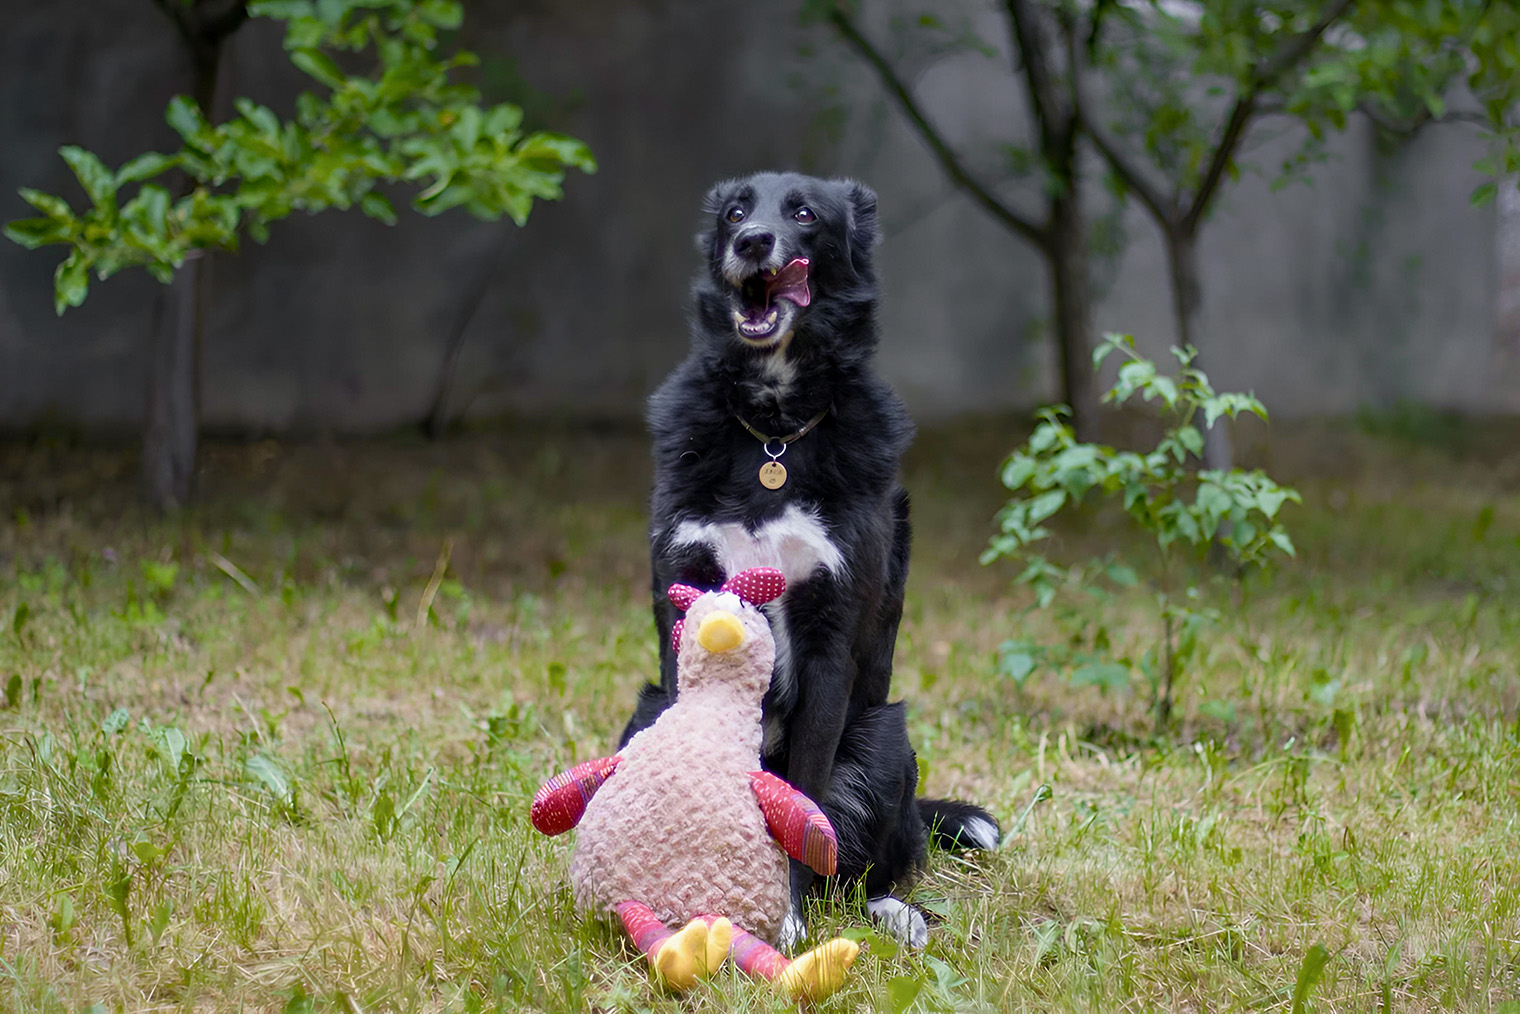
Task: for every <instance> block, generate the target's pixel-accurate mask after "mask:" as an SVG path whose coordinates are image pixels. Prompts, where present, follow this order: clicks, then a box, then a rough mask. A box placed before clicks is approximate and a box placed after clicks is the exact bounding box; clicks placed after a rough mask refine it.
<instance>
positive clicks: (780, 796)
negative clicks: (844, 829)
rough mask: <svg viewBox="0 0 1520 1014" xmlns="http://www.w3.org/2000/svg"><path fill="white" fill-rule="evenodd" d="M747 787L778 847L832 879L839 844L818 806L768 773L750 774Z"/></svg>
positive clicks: (831, 826) (830, 825) (754, 772)
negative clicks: (753, 793) (752, 791)
mask: <svg viewBox="0 0 1520 1014" xmlns="http://www.w3.org/2000/svg"><path fill="white" fill-rule="evenodd" d="M749 784H750V787H751V788H753V789H754V790H755V798H756V799H757V800H759V801H760V812H761V813H763V814H765V823H766V825H767V826H769V827H770V830H771V837H772V838H775V839H776V842H777V844H779V845H780V846H781V847H782V849H784V850H785V851H786V854H787V855H789V856H791V857H792V858H793V859H796V860H798V861H800V862H804V863H807V864H808V865H809V866H811V867H812V868H813V869H815V870H817V871H818V872H819V873H821V874H823V875H824V876H826V877H832V876H833V875H834V871H835V868H836V867H837V864H838V861H839V840H838V839H837V838H836V837H835V836H834V827H833V825H832V824H830V823H829V818H828V817H825V816H824V815H823V811H822V810H820V809H818V804H817V803H814V802H813V801H812V800H811V799H809V798H808V797H807V796H805V795H803V794H802V793H801V792H800V791H798V790H797V789H794V788H792V787H791V786H790V785H789V784H787V782H786V781H785V780H784V779H781V778H777V777H776V776H775V775H773V774H771V773H770V772H769V771H751V772H750V773H749Z"/></svg>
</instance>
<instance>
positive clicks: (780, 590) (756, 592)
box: [720, 567, 786, 606]
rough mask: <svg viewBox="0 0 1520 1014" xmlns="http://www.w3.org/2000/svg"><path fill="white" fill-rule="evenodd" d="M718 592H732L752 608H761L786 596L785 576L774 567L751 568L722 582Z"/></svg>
mask: <svg viewBox="0 0 1520 1014" xmlns="http://www.w3.org/2000/svg"><path fill="white" fill-rule="evenodd" d="M720 590H721V591H726V592H733V593H734V594H735V595H738V596H739V597H740V598H741V599H743V600H744V601H746V602H748V603H749V604H750V605H752V606H763V605H765V604H766V603H767V602H770V601H773V600H774V599H779V598H780V597H781V596H783V595H785V594H786V576H785V575H784V574H782V573H781V571H779V570H777V569H776V568H775V567H751V568H750V569H749V570H741V571H739V573H737V574H735V575H734V576H733V577H731V578H729V579H728V580H727V581H724V582H723V587H722V588H721V589H720Z"/></svg>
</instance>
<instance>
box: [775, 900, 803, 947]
mask: <svg viewBox="0 0 1520 1014" xmlns="http://www.w3.org/2000/svg"><path fill="white" fill-rule="evenodd" d="M806 939H807V923H805V922H803V921H802V915H801V913H799V912H798V911H797V910H796V909H790V910H788V911H787V913H786V918H785V919H783V920H781V939H780V944H781V949H782V950H783V951H786V952H787V953H789V954H790V953H791V952H793V951H795V950H796V949H797V945H798V944H800V943H802V941H804V940H806Z"/></svg>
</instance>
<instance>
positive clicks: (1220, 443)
mask: <svg viewBox="0 0 1520 1014" xmlns="http://www.w3.org/2000/svg"><path fill="white" fill-rule="evenodd" d="M1163 236H1164V238H1165V242H1166V255H1167V266H1168V268H1169V269H1170V275H1171V278H1170V281H1171V286H1172V312H1173V313H1174V314H1175V315H1176V317H1177V343H1178V344H1179V345H1181V346H1182V347H1184V348H1188V347H1191V348H1193V349H1194V350H1195V351H1196V350H1197V348H1198V332H1199V330H1200V326H1199V324H1200V321H1199V318H1200V316H1201V314H1202V311H1203V288H1202V286H1200V285H1199V283H1198V245H1197V237H1196V236H1193V235H1189V234H1187V233H1185V232H1183V231H1181V230H1177V229H1168V230H1163ZM1201 358H1202V357H1201V356H1200V357H1199V358H1198V359H1194V360H1193V365H1194V366H1195V367H1197V368H1198V369H1200V370H1201V369H1203V364H1202V362H1201ZM1205 372H1207V371H1205ZM1227 425H1228V423H1227V421H1226V420H1225V419H1223V418H1221V419H1218V420H1216V421H1215V423H1214V425H1213V426H1210V427H1209V428H1208V429H1206V430H1204V431H1203V467H1204V468H1215V469H1219V470H1220V471H1224V472H1228V471H1229V470H1230V469H1231V468H1232V467H1234V457H1235V454H1234V448H1233V447H1232V446H1231V443H1230V431H1229V430H1228V429H1227V428H1226V427H1227Z"/></svg>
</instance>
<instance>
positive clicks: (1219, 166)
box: [1182, 0, 1354, 235]
mask: <svg viewBox="0 0 1520 1014" xmlns="http://www.w3.org/2000/svg"><path fill="white" fill-rule="evenodd" d="M1353 2H1354V0H1330V2H1329V4H1327V5H1326V7H1325V9H1324V11H1323V13H1321V14H1320V16H1319V20H1318V21H1316V22H1315V23H1314V24H1313V25H1311V26H1310V27H1309V28H1308V30H1306V31H1303V32H1300V33H1299V34H1298V35H1295V36H1293V37H1292V38H1290V39H1287V40H1286V41H1284V42H1283V44H1282V45H1281V46H1279V47H1278V49H1277V52H1275V53H1273V54H1272V55H1271V56H1269V57H1267V58H1266V59H1265V60H1263V61H1262V62H1261V63H1259V64H1257V65H1256V69H1255V70H1253V71H1252V72H1251V80H1250V83H1249V84H1248V85H1247V86H1246V89H1245V92H1244V93H1243V94H1239V95H1237V97H1236V99H1235V104H1234V106H1232V107H1231V109H1230V117H1229V119H1228V120H1227V121H1225V126H1224V133H1223V134H1222V135H1221V136H1220V138H1219V143H1218V144H1217V145H1215V147H1214V157H1213V158H1212V159H1211V160H1210V161H1209V167H1208V169H1207V170H1206V171H1205V172H1204V174H1203V182H1201V183H1200V184H1199V185H1198V190H1197V191H1196V192H1195V193H1194V194H1193V201H1192V203H1191V204H1190V205H1189V207H1188V210H1187V213H1186V214H1185V215H1183V217H1182V230H1183V233H1184V234H1186V235H1191V234H1192V233H1194V232H1196V231H1197V230H1198V223H1199V222H1201V221H1202V220H1203V213H1204V211H1205V210H1207V208H1208V206H1209V201H1210V200H1212V199H1213V197H1214V191H1215V190H1216V189H1217V188H1218V187H1219V182H1220V180H1222V179H1223V178H1224V173H1225V170H1226V169H1227V168H1228V167H1229V164H1230V160H1231V159H1233V158H1234V156H1235V149H1236V148H1237V147H1238V146H1239V145H1240V138H1241V136H1242V135H1243V134H1244V133H1245V129H1246V125H1247V124H1248V123H1250V122H1251V117H1252V116H1254V115H1255V114H1256V112H1257V111H1258V110H1257V102H1258V101H1259V100H1260V98H1261V94H1262V92H1264V91H1266V90H1267V89H1268V88H1270V87H1271V86H1272V85H1273V84H1275V83H1276V81H1277V79H1278V78H1279V77H1281V76H1282V75H1283V74H1285V73H1287V72H1288V71H1289V70H1291V69H1292V68H1293V67H1294V66H1295V65H1296V64H1298V62H1299V61H1301V60H1303V59H1304V57H1306V56H1308V55H1309V53H1310V51H1312V50H1313V49H1314V47H1315V45H1316V44H1317V43H1318V42H1319V40H1320V37H1321V36H1322V35H1324V34H1325V30H1326V29H1328V28H1329V27H1330V26H1331V25H1332V24H1334V23H1335V21H1336V20H1337V19H1338V18H1340V17H1341V15H1343V14H1345V13H1346V11H1347V10H1348V9H1349V8H1350V7H1351V4H1352V3H1353Z"/></svg>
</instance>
